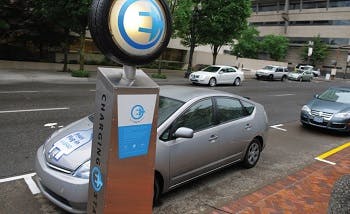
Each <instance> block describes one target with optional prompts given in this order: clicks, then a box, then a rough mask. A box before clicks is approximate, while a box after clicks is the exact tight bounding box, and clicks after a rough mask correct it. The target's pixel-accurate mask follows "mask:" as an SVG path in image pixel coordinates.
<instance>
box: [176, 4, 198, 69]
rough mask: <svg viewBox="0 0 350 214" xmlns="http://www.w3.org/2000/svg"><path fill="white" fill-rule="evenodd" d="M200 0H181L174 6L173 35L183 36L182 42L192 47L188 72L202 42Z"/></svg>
mask: <svg viewBox="0 0 350 214" xmlns="http://www.w3.org/2000/svg"><path fill="white" fill-rule="evenodd" d="M200 7H201V4H200V1H199V0H181V1H178V2H177V4H176V5H175V6H174V13H173V29H174V34H173V36H175V37H178V38H181V43H182V44H183V45H185V46H187V47H190V53H189V60H188V68H187V72H188V73H189V72H190V71H191V70H192V59H193V53H194V49H195V47H196V46H198V44H201V40H200V39H201V38H200V34H199V32H200V30H199V28H200V27H201V25H200V24H199V20H200V17H201V11H200V9H201V8H200Z"/></svg>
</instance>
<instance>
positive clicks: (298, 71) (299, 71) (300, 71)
mask: <svg viewBox="0 0 350 214" xmlns="http://www.w3.org/2000/svg"><path fill="white" fill-rule="evenodd" d="M295 73H298V74H302V73H304V71H303V70H297V71H295Z"/></svg>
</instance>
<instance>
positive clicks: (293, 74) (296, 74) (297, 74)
mask: <svg viewBox="0 0 350 214" xmlns="http://www.w3.org/2000/svg"><path fill="white" fill-rule="evenodd" d="M288 76H290V77H294V78H298V77H300V76H301V74H299V73H289V74H288Z"/></svg>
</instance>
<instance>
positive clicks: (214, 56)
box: [212, 45, 221, 65]
mask: <svg viewBox="0 0 350 214" xmlns="http://www.w3.org/2000/svg"><path fill="white" fill-rule="evenodd" d="M220 48H221V46H219V45H213V46H212V50H213V65H215V64H216V58H217V56H218V53H219V50H220Z"/></svg>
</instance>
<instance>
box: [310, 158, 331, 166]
mask: <svg viewBox="0 0 350 214" xmlns="http://www.w3.org/2000/svg"><path fill="white" fill-rule="evenodd" d="M315 160H318V161H321V162H324V163H328V164H330V165H336V163H334V162H331V161H328V160H323V159H320V158H315Z"/></svg>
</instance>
